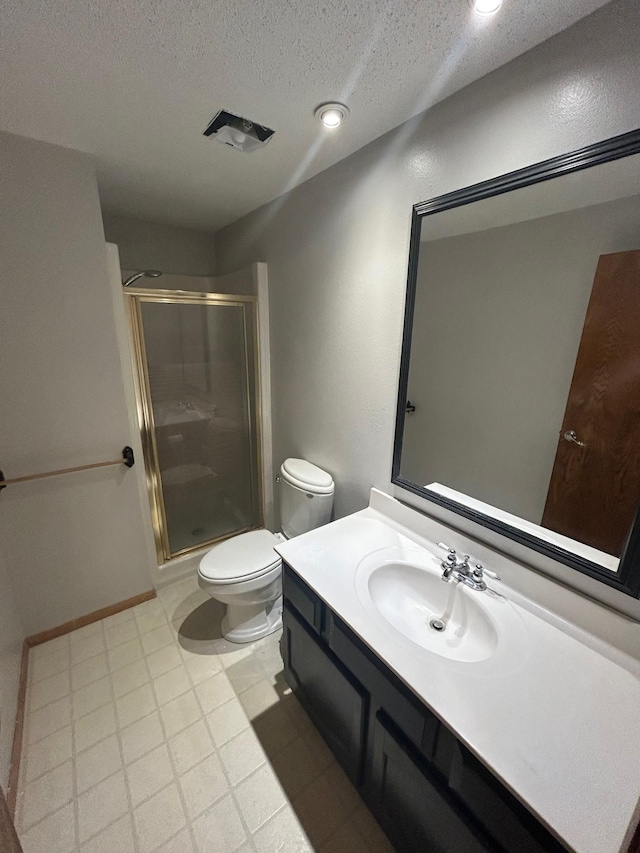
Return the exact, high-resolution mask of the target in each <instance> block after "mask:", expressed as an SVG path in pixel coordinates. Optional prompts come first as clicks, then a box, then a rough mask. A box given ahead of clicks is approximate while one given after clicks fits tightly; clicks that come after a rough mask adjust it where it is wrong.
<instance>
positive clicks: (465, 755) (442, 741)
mask: <svg viewBox="0 0 640 853" xmlns="http://www.w3.org/2000/svg"><path fill="white" fill-rule="evenodd" d="M436 762H437V765H438V766H439V767H440V768H441V770H442V771H443V772H444V773H446V775H447V776H448V780H449V787H450V788H451V790H452V791H455V793H456V794H457V795H458V796H459V797H460V799H461V800H462V802H463V803H464V804H465V805H466V806H467V807H468V808H469V809H470V811H472V812H473V814H474V815H477V818H478V820H479V821H480V823H482V825H483V826H484V827H485V828H486V830H487V831H488V832H490V833H491V835H492V836H493V837H494V838H495V839H496V840H497V841H498V842H499V843H500V845H501V846H502V848H503V849H504V850H505V851H507V852H508V853H563V851H564V853H566V850H565V848H564V847H563V846H562V845H561V844H560V842H558V841H556V840H555V839H554V838H553V836H552V835H551V834H550V833H549V832H548V831H547V830H546V829H545V828H544V827H543V826H542V825H541V824H540V823H539V822H538V821H537V820H536V818H534V816H533V815H532V814H531V813H530V812H529V811H527V809H526V808H525V807H524V806H523V805H522V804H521V803H519V802H518V801H517V800H516V799H515V797H513V796H512V795H511V794H510V793H509V792H508V791H507V790H506V788H504V787H503V785H501V783H500V782H498V780H497V779H496V778H495V776H493V774H491V773H490V772H489V771H488V770H487V769H486V767H484V766H483V765H482V764H481V763H480V762H479V761H478V759H477V758H475V757H474V756H473V755H472V754H471V753H470V752H469V750H468V749H467V748H466V747H464V746H463V745H462V744H461V743H459V742H458V741H457V740H456V738H455V737H454V735H452V734H451V732H448V731H447V730H446V729H444V728H442V729H441V731H440V734H439V737H438V746H437V749H436Z"/></svg>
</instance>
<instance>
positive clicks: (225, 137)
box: [204, 110, 275, 153]
mask: <svg viewBox="0 0 640 853" xmlns="http://www.w3.org/2000/svg"><path fill="white" fill-rule="evenodd" d="M274 133H275V131H274V130H271V128H269V127H264V126H263V125H261V124H256V123H255V122H254V121H249V119H247V118H241V117H240V116H235V115H234V114H233V113H228V112H227V111H226V110H220V112H219V113H218V114H217V115H216V116H215V117H214V118H213V120H212V121H211V123H210V124H209V126H208V127H207V129H206V130H205V131H204V136H208V137H209V138H210V139H218V140H219V141H220V142H223V143H224V144H225V145H230V146H231V147H232V148H237V149H238V151H246V152H247V153H249V152H250V151H256V150H257V149H258V148H264V146H265V145H266V144H267V143H268V142H269V140H270V139H271V137H272V136H273V134H274Z"/></svg>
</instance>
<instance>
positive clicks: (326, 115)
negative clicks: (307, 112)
mask: <svg viewBox="0 0 640 853" xmlns="http://www.w3.org/2000/svg"><path fill="white" fill-rule="evenodd" d="M314 115H315V117H316V118H317V119H320V121H321V122H322V124H323V125H324V126H325V127H328V128H335V127H340V125H341V124H342V122H343V121H344V120H345V118H346V117H347V116H348V115H349V110H348V108H347V107H345V105H344V104H338V103H331V104H320V106H319V107H318V108H317V109H316V111H315V113H314Z"/></svg>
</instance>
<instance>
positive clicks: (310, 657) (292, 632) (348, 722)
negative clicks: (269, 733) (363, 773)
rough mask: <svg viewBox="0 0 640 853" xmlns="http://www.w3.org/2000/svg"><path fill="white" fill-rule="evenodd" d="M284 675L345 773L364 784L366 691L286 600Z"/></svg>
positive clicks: (283, 646)
mask: <svg viewBox="0 0 640 853" xmlns="http://www.w3.org/2000/svg"><path fill="white" fill-rule="evenodd" d="M283 622H284V631H283V643H282V652H283V658H284V665H285V678H286V680H287V682H288V683H289V684H290V686H291V688H292V689H293V692H294V693H295V694H296V696H297V697H298V699H299V700H300V703H301V704H302V706H303V707H304V709H305V711H306V712H307V713H308V714H309V716H310V717H311V719H312V720H313V722H314V723H315V725H316V726H317V728H318V729H319V731H320V733H321V734H322V736H323V737H324V739H325V740H326V741H327V743H328V744H329V746H330V748H331V749H332V751H333V754H334V755H335V756H336V758H337V759H338V761H339V762H340V764H341V765H342V767H343V768H344V770H345V772H346V773H347V774H348V776H349V777H350V778H351V779H352V780H353V781H354V782H355V783H356V784H359V782H360V769H361V765H362V757H363V739H364V719H365V712H366V706H367V702H366V693H365V691H364V690H363V689H362V687H361V686H360V685H359V684H358V683H357V681H356V680H355V679H354V678H353V677H352V676H351V674H350V673H349V672H347V670H345V669H344V667H343V666H342V665H341V664H340V662H339V661H338V660H337V658H336V657H335V656H334V655H333V654H332V653H331V652H330V651H329V650H328V649H326V648H325V647H324V646H323V645H321V642H320V641H319V639H318V638H317V636H315V635H313V634H312V633H311V630H310V629H309V628H308V627H307V625H306V624H305V623H303V622H302V621H301V620H300V619H299V618H298V616H297V615H296V614H295V613H294V611H293V610H292V609H291V608H290V607H288V606H287V604H286V603H285V608H284V614H283Z"/></svg>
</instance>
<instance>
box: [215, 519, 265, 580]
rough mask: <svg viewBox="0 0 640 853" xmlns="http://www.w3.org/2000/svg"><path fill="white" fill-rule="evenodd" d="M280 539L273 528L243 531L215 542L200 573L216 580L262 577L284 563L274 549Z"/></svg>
mask: <svg viewBox="0 0 640 853" xmlns="http://www.w3.org/2000/svg"><path fill="white" fill-rule="evenodd" d="M278 541H279V540H278V538H277V537H276V536H275V534H273V533H271V531H270V530H250V531H249V532H248V533H241V534H240V536H234V537H233V539H227V540H226V542H221V543H220V544H219V545H214V547H213V548H212V549H211V550H210V551H208V552H207V553H206V554H205V555H204V557H203V558H202V560H200V570H199V571H200V574H201V575H202V577H203V578H206V579H207V580H209V581H212V582H213V583H215V582H216V581H218V582H219V583H228V582H229V581H240V580H250V579H251V578H254V577H259V576H260V575H262V574H264V573H265V572H268V571H269V570H270V569H272V568H273V567H274V566H275V565H277V564H278V563H279V562H280V557H279V556H278V554H276V552H275V551H274V550H273V546H274V545H277V544H278Z"/></svg>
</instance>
